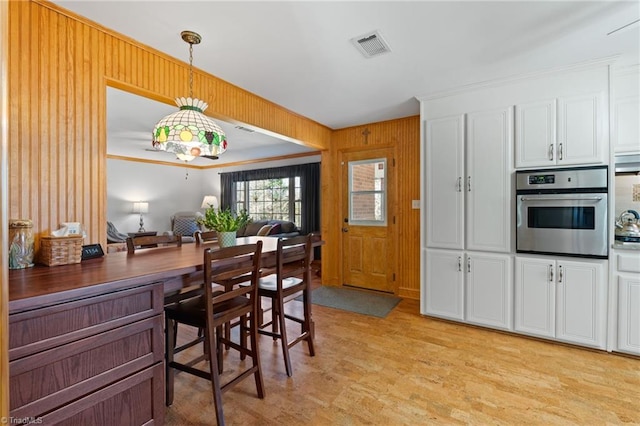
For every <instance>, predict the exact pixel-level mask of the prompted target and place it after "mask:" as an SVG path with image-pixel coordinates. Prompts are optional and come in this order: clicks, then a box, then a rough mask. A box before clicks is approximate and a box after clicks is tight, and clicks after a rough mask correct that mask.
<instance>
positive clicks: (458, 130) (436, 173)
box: [424, 115, 464, 249]
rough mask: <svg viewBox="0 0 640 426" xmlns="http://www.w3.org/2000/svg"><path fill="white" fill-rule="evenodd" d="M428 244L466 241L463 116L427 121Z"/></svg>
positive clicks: (453, 244) (453, 246)
mask: <svg viewBox="0 0 640 426" xmlns="http://www.w3.org/2000/svg"><path fill="white" fill-rule="evenodd" d="M425 136H426V150H425V153H426V156H427V158H425V159H424V161H425V164H426V182H425V190H426V192H427V193H426V200H427V208H426V213H425V214H426V219H427V235H426V240H427V247H437V248H450V249H462V248H463V244H464V225H463V214H464V213H463V212H464V196H463V194H464V193H463V192H462V189H463V182H462V181H463V179H464V178H463V176H464V170H463V166H464V152H463V149H464V144H463V142H464V115H457V116H453V117H445V118H439V119H434V120H427V123H426V135H425Z"/></svg>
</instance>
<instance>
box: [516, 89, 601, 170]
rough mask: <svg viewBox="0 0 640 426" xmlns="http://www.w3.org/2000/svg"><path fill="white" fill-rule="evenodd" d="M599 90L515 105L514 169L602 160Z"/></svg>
mask: <svg viewBox="0 0 640 426" xmlns="http://www.w3.org/2000/svg"><path fill="white" fill-rule="evenodd" d="M606 119H607V114H606V113H605V108H604V95H603V94H602V93H596V94H590V95H581V96H573V97H562V98H557V99H548V100H543V101H538V102H531V103H523V104H518V105H516V144H515V145H516V148H515V152H516V161H515V166H516V168H528V167H545V166H555V165H570V164H591V163H602V162H603V161H604V153H605V151H606V147H605V146H604V143H605V142H604V141H605V137H604V133H605V129H606V126H605V123H604V121H605V120H606Z"/></svg>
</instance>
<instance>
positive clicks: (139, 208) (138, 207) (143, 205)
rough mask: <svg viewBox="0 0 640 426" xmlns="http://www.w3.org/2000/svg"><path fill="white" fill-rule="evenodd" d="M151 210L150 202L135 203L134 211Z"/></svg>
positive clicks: (143, 211)
mask: <svg viewBox="0 0 640 426" xmlns="http://www.w3.org/2000/svg"><path fill="white" fill-rule="evenodd" d="M148 212H149V203H147V202H142V201H139V202H137V203H133V213H148Z"/></svg>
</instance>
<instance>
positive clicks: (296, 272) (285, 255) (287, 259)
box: [276, 235, 312, 287]
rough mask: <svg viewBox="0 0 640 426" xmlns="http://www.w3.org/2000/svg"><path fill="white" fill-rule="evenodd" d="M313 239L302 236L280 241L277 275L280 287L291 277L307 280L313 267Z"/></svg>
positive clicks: (277, 255) (277, 256)
mask: <svg viewBox="0 0 640 426" xmlns="http://www.w3.org/2000/svg"><path fill="white" fill-rule="evenodd" d="M311 249H312V244H311V237H310V236H309V235H301V236H298V237H292V238H285V239H280V240H279V241H278V249H277V252H276V274H277V275H278V276H279V277H280V279H278V287H281V285H282V280H283V279H285V278H289V277H302V278H303V279H305V280H306V279H307V277H306V274H307V272H308V271H309V268H310V265H311V251H312V250H311Z"/></svg>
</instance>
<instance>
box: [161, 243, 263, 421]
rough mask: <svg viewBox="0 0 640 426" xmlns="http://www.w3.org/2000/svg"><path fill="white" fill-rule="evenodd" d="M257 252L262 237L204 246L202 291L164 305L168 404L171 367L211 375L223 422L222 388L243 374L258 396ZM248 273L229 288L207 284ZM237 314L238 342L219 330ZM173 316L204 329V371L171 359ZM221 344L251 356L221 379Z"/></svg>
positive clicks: (260, 383) (234, 279) (260, 382)
mask: <svg viewBox="0 0 640 426" xmlns="http://www.w3.org/2000/svg"><path fill="white" fill-rule="evenodd" d="M261 254H262V241H258V242H257V243H255V244H246V245H241V246H235V247H226V248H222V249H216V250H212V249H210V248H207V249H205V250H204V284H203V290H204V291H203V292H202V294H201V295H198V296H196V297H194V298H192V299H188V300H182V301H180V302H178V303H176V304H172V305H169V306H165V321H166V324H165V330H166V346H165V348H166V379H167V388H166V391H167V395H166V396H167V399H166V404H167V406H169V405H171V404H172V403H173V394H174V390H173V382H174V374H175V372H174V370H180V371H184V372H187V373H190V374H194V375H196V376H198V377H202V378H205V379H207V380H211V387H212V391H213V400H214V404H215V409H216V419H217V423H218V425H223V424H224V414H223V410H222V393H223V392H225V391H227V390H228V389H229V388H230V387H232V386H234V385H236V384H238V383H240V382H241V381H242V380H243V379H245V378H246V377H249V376H251V375H253V376H254V379H255V382H256V390H257V394H258V397H259V398H264V384H263V380H262V370H261V367H260V356H259V355H260V354H259V348H258V323H257V319H256V311H257V308H258V299H257V297H258V293H257V291H258V276H259V273H260V256H261ZM247 274H250V281H249V282H248V284H247V285H244V286H235V285H234V286H229V288H225V287H218V289H219V290H216V291H214V290H213V289H212V284H213V283H216V282H237V283H241V282H242V283H246V281H247ZM237 319H240V336H241V338H240V342H239V343H235V342H232V341H231V340H227V339H225V338H224V336H223V335H222V326H223V324H226V323H229V322H231V321H232V320H237ZM177 322H179V323H182V324H187V325H190V326H192V327H197V328H203V329H204V339H205V346H206V347H207V348H208V350H206V351H205V352H206V357H207V359H208V363H209V371H205V370H201V369H197V368H195V367H193V366H192V365H193V364H194V363H193V361H190V362H185V363H182V362H177V361H175V359H174V355H175V353H176V351H175V349H174V348H175V335H174V334H173V330H175V328H174V327H173V324H174V323H177ZM247 336H249V338H250V344H249V345H247V341H246V337H247ZM223 344H228V345H230V346H231V348H233V349H235V350H237V351H239V352H240V354H241V355H242V356H243V357H249V358H251V363H250V365H248V366H246V368H245V367H244V363H243V364H240V366H239V367H240V368H241V369H240V370H239V371H238V372H237V374H236V375H235V376H234V377H233V378H230V379H228V380H225V381H226V383H224V384H222V383H221V379H220V369H219V366H220V365H221V364H220V363H221V361H222V350H221V346H222V345H223ZM198 358H200V357H198Z"/></svg>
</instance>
